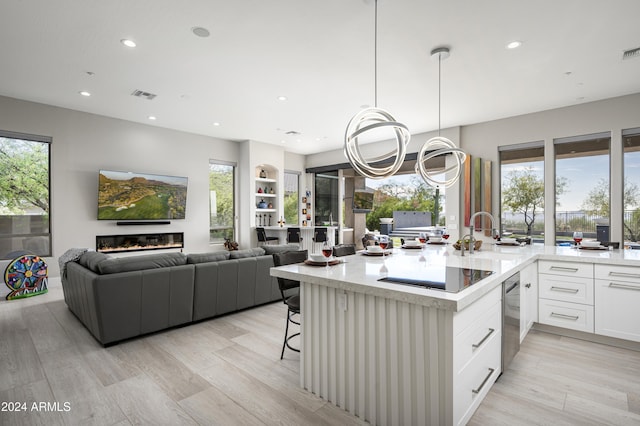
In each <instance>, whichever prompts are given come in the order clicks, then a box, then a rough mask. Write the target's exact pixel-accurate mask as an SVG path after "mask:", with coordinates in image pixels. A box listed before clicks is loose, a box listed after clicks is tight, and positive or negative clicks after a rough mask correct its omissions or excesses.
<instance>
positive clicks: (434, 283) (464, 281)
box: [378, 266, 493, 293]
mask: <svg viewBox="0 0 640 426" xmlns="http://www.w3.org/2000/svg"><path fill="white" fill-rule="evenodd" d="M491 274H493V271H484V270H482V269H470V268H457V267H453V266H443V267H431V268H430V267H427V269H426V270H425V269H422V270H420V271H418V272H416V271H407V272H406V273H390V274H389V276H387V277H384V278H380V279H379V280H378V281H385V282H390V283H396V284H404V285H412V286H417V287H425V288H430V289H436V290H444V291H448V292H450V293H457V292H459V291H462V290H464V289H465V288H467V287H469V286H471V285H473V284H475V283H477V282H478V281H480V280H482V279H484V278H487V277H488V276H489V275H491Z"/></svg>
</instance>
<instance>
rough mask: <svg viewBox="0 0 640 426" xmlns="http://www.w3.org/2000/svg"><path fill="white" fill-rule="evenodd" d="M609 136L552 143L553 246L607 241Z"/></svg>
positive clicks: (583, 137)
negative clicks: (578, 234) (577, 236)
mask: <svg viewBox="0 0 640 426" xmlns="http://www.w3.org/2000/svg"><path fill="white" fill-rule="evenodd" d="M610 145H611V136H610V135H609V133H601V134H596V135H587V136H578V137H571V138H562V139H556V140H554V147H555V161H556V182H555V191H556V214H555V220H556V224H555V230H556V242H558V243H562V242H567V241H571V240H572V239H573V233H574V232H582V237H581V238H585V239H588V238H593V239H595V238H597V239H598V240H600V241H610V237H609V218H610V209H609V206H610V204H609V200H610V196H609V194H610V185H609V182H610V179H609V176H610V173H609V163H610V159H609V157H610V154H609V147H610Z"/></svg>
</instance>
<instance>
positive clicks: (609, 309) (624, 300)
mask: <svg viewBox="0 0 640 426" xmlns="http://www.w3.org/2000/svg"><path fill="white" fill-rule="evenodd" d="M595 285H596V290H595V293H596V294H595V298H596V307H595V332H596V333H597V334H602V335H603V336H610V337H617V338H619V339H626V340H633V341H635V342H640V313H639V312H638V307H639V306H640V283H633V282H625V281H614V280H609V279H608V280H596V284H595Z"/></svg>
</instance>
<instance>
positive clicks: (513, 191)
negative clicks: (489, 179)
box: [502, 167, 567, 236]
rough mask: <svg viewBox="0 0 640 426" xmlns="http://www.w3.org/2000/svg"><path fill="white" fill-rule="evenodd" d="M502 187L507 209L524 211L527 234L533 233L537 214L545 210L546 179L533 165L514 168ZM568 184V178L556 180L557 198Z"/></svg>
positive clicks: (516, 211)
mask: <svg viewBox="0 0 640 426" xmlns="http://www.w3.org/2000/svg"><path fill="white" fill-rule="evenodd" d="M506 181H507V182H506V184H505V186H504V187H503V189H502V205H503V208H504V209H505V210H507V211H511V212H514V213H522V214H523V216H524V223H525V225H526V226H527V235H529V236H530V235H531V232H532V230H533V224H534V223H535V221H536V216H537V215H539V214H541V213H542V212H544V180H543V178H542V177H541V176H539V175H538V174H537V173H536V172H535V170H534V169H533V167H527V168H525V169H522V170H512V171H511V172H509V174H508V175H507V178H506ZM566 186H567V180H566V179H565V178H561V177H559V178H558V179H557V180H556V200H557V199H558V198H559V195H560V194H562V193H563V192H564V191H565V189H566Z"/></svg>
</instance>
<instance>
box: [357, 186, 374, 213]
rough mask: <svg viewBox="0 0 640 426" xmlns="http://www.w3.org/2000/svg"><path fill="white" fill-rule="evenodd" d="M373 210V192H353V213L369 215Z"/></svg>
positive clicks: (358, 190) (359, 190)
mask: <svg viewBox="0 0 640 426" xmlns="http://www.w3.org/2000/svg"><path fill="white" fill-rule="evenodd" d="M371 210H373V191H372V190H371V189H356V190H354V191H353V211H354V213H369V212H370V211H371Z"/></svg>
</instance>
